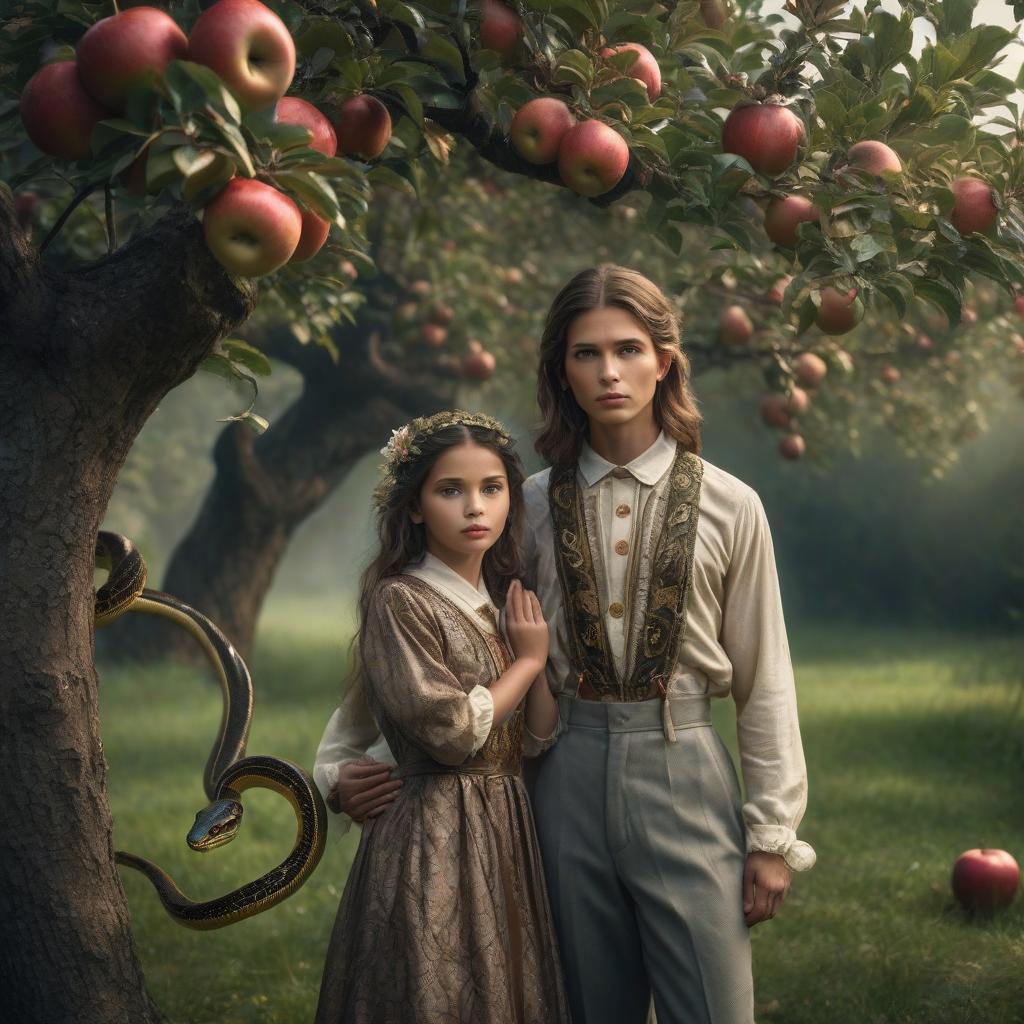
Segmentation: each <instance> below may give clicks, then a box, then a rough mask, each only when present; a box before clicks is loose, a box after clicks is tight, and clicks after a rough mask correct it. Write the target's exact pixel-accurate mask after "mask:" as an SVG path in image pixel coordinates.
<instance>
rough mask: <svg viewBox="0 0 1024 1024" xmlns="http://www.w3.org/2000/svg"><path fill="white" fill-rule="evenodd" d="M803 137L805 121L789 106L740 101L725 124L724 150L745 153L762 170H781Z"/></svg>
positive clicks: (763, 172) (780, 171) (763, 171)
mask: <svg viewBox="0 0 1024 1024" xmlns="http://www.w3.org/2000/svg"><path fill="white" fill-rule="evenodd" d="M803 139H804V126H803V123H802V122H801V121H800V118H798V117H797V116H796V114H794V113H793V111H792V110H790V109H789V108H788V107H783V106H780V105H779V104H776V103H740V104H738V105H737V106H735V107H733V109H732V110H731V111H730V112H729V116H728V117H727V118H726V119H725V124H724V126H723V127H722V152H723V153H735V154H736V155H737V156H741V157H743V159H744V160H746V161H747V163H748V164H750V166H751V167H753V168H754V170H755V171H757V172H758V173H759V174H781V173H782V172H783V171H784V170H785V169H786V168H787V167H789V165H790V164H791V163H792V162H793V161H794V160H795V159H796V154H797V149H798V148H799V146H800V143H801V142H802V141H803Z"/></svg>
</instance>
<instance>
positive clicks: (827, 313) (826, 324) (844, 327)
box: [814, 286, 864, 335]
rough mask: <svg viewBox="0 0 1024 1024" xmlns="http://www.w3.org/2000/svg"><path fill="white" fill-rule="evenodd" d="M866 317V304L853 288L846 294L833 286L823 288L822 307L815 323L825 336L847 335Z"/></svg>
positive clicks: (819, 308)
mask: <svg viewBox="0 0 1024 1024" xmlns="http://www.w3.org/2000/svg"><path fill="white" fill-rule="evenodd" d="M863 317H864V303H863V302H861V300H860V298H859V297H858V295H857V289H856V288H851V289H850V290H849V291H848V292H846V294H843V293H842V292H839V291H836V289H835V288H832V287H831V286H829V287H826V288H822V290H821V305H820V306H819V307H818V315H817V316H816V317H815V319H814V322H815V323H816V324H817V325H818V327H819V328H820V329H821V330H822V331H824V333H825V334H832V335H836V334H846V332H847V331H852V330H853V329H854V327H856V326H857V324H859V323H860V322H861V320H862V318H863Z"/></svg>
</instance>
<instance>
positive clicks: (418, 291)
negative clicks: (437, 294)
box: [409, 280, 434, 299]
mask: <svg viewBox="0 0 1024 1024" xmlns="http://www.w3.org/2000/svg"><path fill="white" fill-rule="evenodd" d="M433 290H434V287H433V285H432V284H431V283H430V282H429V281H422V280H421V281H413V283H412V284H411V285H409V291H411V292H412V293H413V295H415V296H417V297H418V298H421V299H425V298H426V297H427V296H428V295H429V294H430V293H431V292H432V291H433Z"/></svg>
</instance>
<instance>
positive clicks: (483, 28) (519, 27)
mask: <svg viewBox="0 0 1024 1024" xmlns="http://www.w3.org/2000/svg"><path fill="white" fill-rule="evenodd" d="M522 34H523V23H522V21H521V20H520V18H519V15H518V14H516V12H515V11H513V10H512V8H511V7H509V6H508V4H503V3H501V0H482V3H481V4H480V45H481V46H482V47H483V48H484V49H485V50H496V51H497V52H498V53H500V54H501V55H502V56H503V57H509V56H511V55H512V54H513V53H514V52H515V49H516V47H517V46H518V45H519V37H520V36H521V35H522Z"/></svg>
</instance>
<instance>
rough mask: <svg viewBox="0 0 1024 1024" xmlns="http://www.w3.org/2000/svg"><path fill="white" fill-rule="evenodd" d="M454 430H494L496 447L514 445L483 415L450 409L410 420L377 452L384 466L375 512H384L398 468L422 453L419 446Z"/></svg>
mask: <svg viewBox="0 0 1024 1024" xmlns="http://www.w3.org/2000/svg"><path fill="white" fill-rule="evenodd" d="M453 426H464V427H485V428H486V429H487V430H493V431H494V433H495V434H497V435H498V444H499V445H501V447H502V448H507V447H510V446H511V445H512V443H513V442H512V438H511V437H510V436H509V433H508V431H507V430H506V429H505V427H504V426H503V425H502V424H501V423H499V422H498V421H497V420H496V419H494V418H493V417H491V416H488V415H487V414H486V413H481V412H463V411H462V410H461V409H452V410H447V411H445V412H438V413H434V415H433V416H419V417H417V418H416V419H414V420H410V422H408V423H406V425H405V426H404V427H399V428H398V429H397V430H392V431H391V438H390V439H389V441H388V443H387V444H386V445H384V447H383V448H381V450H380V453H381V455H383V456H384V463H383V465H382V466H380V471H381V480H380V483H379V484H378V485H377V489H376V490H375V491H374V493H373V497H374V504H375V505H376V506H377V507H378V508H383V507H384V506H386V505H387V504H388V500H389V499H390V497H391V491H392V489H393V488H394V486H395V470H396V469H397V467H399V466H401V465H402V464H403V463H406V462H408V461H409V460H410V459H412V458H413V456H415V455H419V454H420V452H421V451H422V448H421V447H420V444H421V443H422V442H423V441H425V440H426V439H427V438H428V437H430V436H431V435H432V434H436V433H438V432H439V431H441V430H444V429H445V428H446V427H453Z"/></svg>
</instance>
